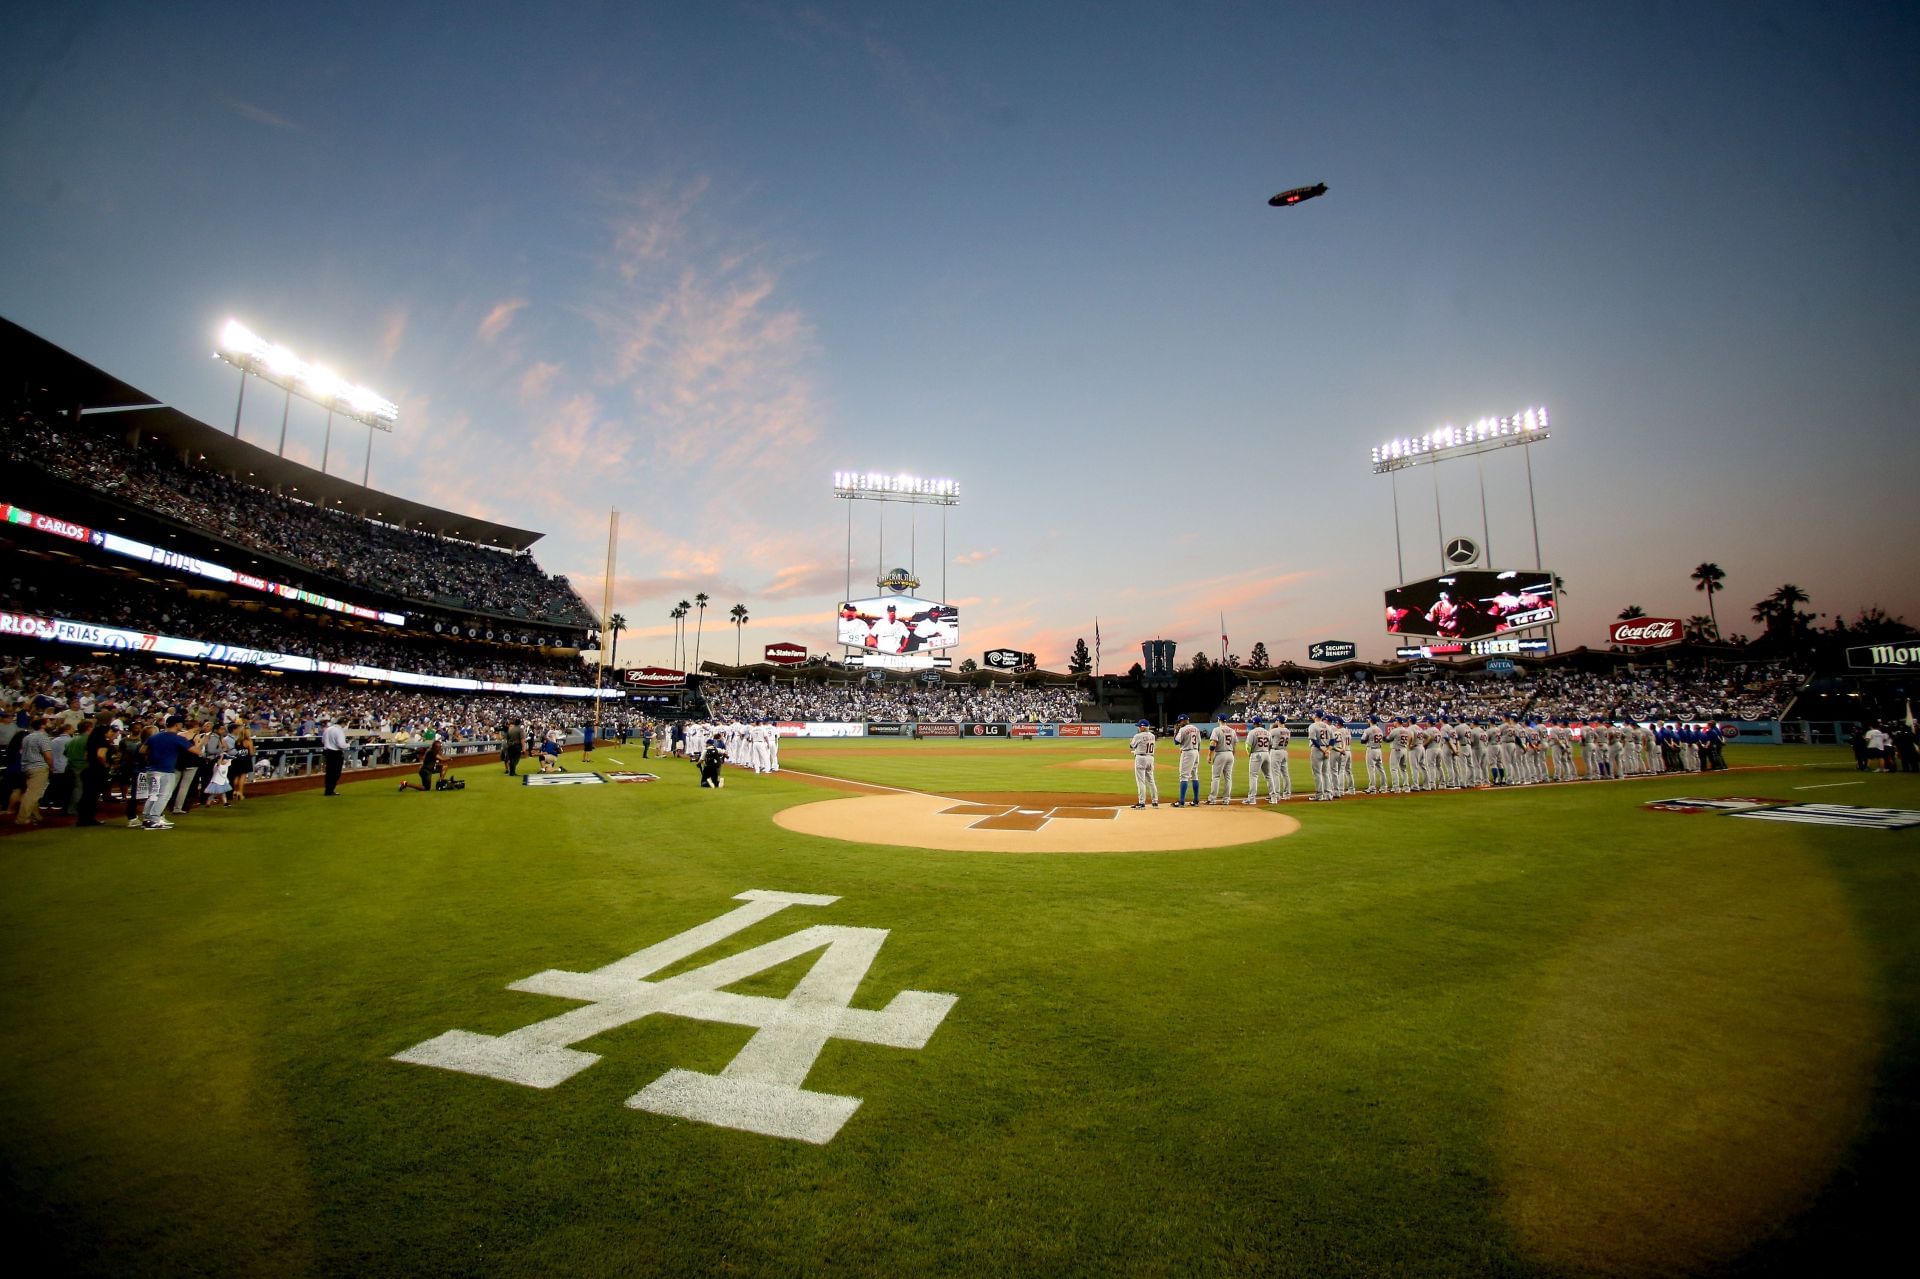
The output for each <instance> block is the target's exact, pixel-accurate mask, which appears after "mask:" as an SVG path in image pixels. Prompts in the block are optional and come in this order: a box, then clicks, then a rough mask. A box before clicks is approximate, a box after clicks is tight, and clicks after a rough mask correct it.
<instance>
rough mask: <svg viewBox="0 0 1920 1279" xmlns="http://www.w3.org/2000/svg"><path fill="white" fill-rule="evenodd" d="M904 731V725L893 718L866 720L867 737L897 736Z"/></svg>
mask: <svg viewBox="0 0 1920 1279" xmlns="http://www.w3.org/2000/svg"><path fill="white" fill-rule="evenodd" d="M904 732H906V726H905V725H904V724H902V723H900V721H899V720H894V719H870V720H868V721H867V736H868V737H898V736H900V735H901V734H902V733H904Z"/></svg>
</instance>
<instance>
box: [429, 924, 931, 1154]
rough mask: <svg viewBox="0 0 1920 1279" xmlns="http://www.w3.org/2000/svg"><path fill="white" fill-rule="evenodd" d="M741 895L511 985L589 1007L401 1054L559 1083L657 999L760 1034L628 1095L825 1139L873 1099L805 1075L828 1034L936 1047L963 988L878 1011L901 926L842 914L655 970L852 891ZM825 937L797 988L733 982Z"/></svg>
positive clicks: (667, 1108)
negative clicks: (775, 992)
mask: <svg viewBox="0 0 1920 1279" xmlns="http://www.w3.org/2000/svg"><path fill="white" fill-rule="evenodd" d="M734 900H735V901H740V902H745V903H746V905H744V906H739V907H736V908H735V909H733V910H731V911H729V912H727V913H726V914H724V915H722V916H720V917H719V918H718V919H711V920H708V921H707V922H706V923H704V924H700V925H698V926H696V927H693V928H689V929H688V930H687V931H686V932H684V933H680V934H678V935H676V936H673V937H669V938H667V939H666V940H665V941H663V942H658V943H656V944H654V945H652V946H648V947H647V948H646V949H644V950H639V951H635V952H634V953H633V954H631V955H628V956H627V957H626V958H624V959H618V960H615V961H614V962H613V963H611V964H608V965H607V966H605V967H604V968H596V969H594V970H593V971H592V972H588V973H571V972H562V971H560V970H558V969H548V970H547V971H546V972H543V973H535V974H534V975H533V976H531V977H528V978H526V979H525V980H523V981H517V982H514V983H513V984H512V985H510V986H508V987H507V989H508V990H518V991H525V992H527V993H528V994H534V995H553V996H556V997H558V998H561V999H577V1000H584V1001H585V1006H584V1007H580V1008H574V1009H571V1010H569V1011H567V1012H564V1013H561V1014H560V1015H558V1016H557V1017H550V1018H548V1019H547V1020H545V1021H538V1022H535V1023H533V1024H532V1025H530V1026H523V1027H521V1028H520V1029H519V1030H516V1031H512V1032H510V1033H508V1034H505V1035H478V1034H474V1033H473V1032H471V1031H465V1030H449V1031H448V1032H447V1033H445V1034H444V1035H438V1036H436V1037H434V1038H432V1039H429V1040H427V1041H426V1042H425V1043H420V1044H415V1045H414V1046H413V1047H412V1048H409V1049H407V1050H406V1051H405V1052H399V1053H395V1054H394V1057H393V1059H394V1060H395V1061H405V1062H412V1063H414V1064H415V1065H420V1066H438V1067H440V1068H442V1069H444V1070H458V1071H463V1072H465V1073H466V1074H470V1075H484V1076H486V1077H488V1078H490V1079H502V1080H505V1081H506V1082H508V1083H513V1084H525V1085H526V1086H527V1087H529V1088H552V1087H554V1086H556V1085H558V1084H561V1083H565V1082H566V1081H567V1080H569V1079H571V1078H573V1076H575V1075H577V1074H579V1073H580V1072H581V1071H583V1070H585V1069H586V1068H587V1067H588V1066H591V1065H593V1064H594V1063H595V1062H596V1061H599V1060H600V1058H599V1056H598V1055H597V1054H594V1053H590V1052H582V1051H580V1050H579V1049H577V1048H574V1047H572V1045H573V1044H576V1043H578V1042H580V1041H581V1040H583V1039H590V1038H592V1037H593V1036H594V1035H597V1034H600V1033H601V1032H602V1031H607V1030H612V1029H613V1028H614V1027H616V1026H625V1025H627V1024H628V1023H630V1022H635V1021H639V1020H640V1019H641V1018H643V1017H648V1016H651V1015H653V1014H654V1013H671V1014H672V1015H674V1016H676V1017H692V1018H695V1019H697V1020H700V1021H715V1022H725V1023H726V1024H728V1025H733V1026H751V1027H753V1028H754V1032H755V1033H754V1036H753V1038H751V1039H749V1040H748V1041H747V1043H746V1046H745V1047H744V1048H742V1049H741V1050H740V1052H739V1053H738V1055H736V1056H735V1057H734V1059H733V1060H732V1061H731V1062H729V1063H728V1064H727V1066H726V1068H725V1069H724V1070H722V1071H721V1072H720V1073H719V1074H717V1075H708V1074H702V1073H701V1072H699V1071H695V1070H669V1071H667V1072H666V1073H665V1074H664V1075H661V1076H660V1077H659V1078H658V1079H656V1080H654V1081H653V1082H652V1083H650V1084H648V1085H647V1086H646V1087H645V1088H642V1089H641V1090H640V1091H639V1092H637V1093H635V1094H634V1095H633V1096H631V1097H629V1098H627V1105H628V1106H630V1107H632V1108H633V1109H635V1110H646V1111H651V1112H652V1113H654V1114H657V1115H674V1116H677V1117H679V1118H682V1119H694V1120H698V1121H699V1122H701V1123H708V1124H717V1125H719V1126H720V1127H723V1128H738V1129H742V1130H744V1131H746V1132H757V1133H763V1134H765V1135H766V1136H769V1137H788V1138H791V1139H793V1140H795V1141H808V1142H813V1143H814V1144H816V1145H822V1144H825V1143H826V1142H828V1141H831V1140H833V1137H834V1134H835V1133H837V1132H839V1131H840V1128H841V1125H843V1124H845V1123H846V1122H847V1120H848V1119H849V1118H851V1117H852V1116H853V1112H854V1111H856V1110H858V1109H859V1108H860V1098H858V1097H842V1096H839V1095H837V1094H834V1093H821V1092H809V1091H808V1090H807V1089H805V1088H804V1087H802V1085H803V1084H805V1083H806V1079H807V1072H808V1071H810V1070H812V1069H813V1063H814V1061H815V1059H817V1058H818V1057H819V1056H820V1050H821V1049H822V1048H825V1047H826V1044H827V1041H828V1040H829V1039H846V1040H851V1041H853V1042H855V1043H863V1044H881V1045H885V1046H887V1047H891V1048H924V1047H925V1046H926V1043H927V1040H928V1039H930V1038H932V1036H933V1032H934V1031H935V1030H937V1029H938V1028H939V1026H940V1023H941V1021H942V1020H944V1019H945V1018H946V1015H947V1010H948V1009H950V1008H952V1007H953V1005H954V1003H955V1001H956V1000H957V999H958V996H955V995H941V994H933V993H929V992H927V991H922V990H903V991H901V992H900V993H899V994H897V995H895V996H894V997H893V998H892V999H891V1000H889V1001H888V1003H887V1006H886V1007H885V1008H882V1009H880V1010H878V1011H870V1010H868V1009H864V1008H855V1007H853V1006H852V1003H853V994H854V992H855V991H856V990H858V989H859V988H860V982H861V979H862V978H864V977H865V976H866V974H867V969H868V968H870V967H871V966H872V964H873V961H874V958H875V956H877V955H878V954H879V953H880V947H881V945H882V943H884V942H885V941H886V939H887V930H886V929H884V928H847V927H840V926H835V925H829V924H815V925H813V926H812V927H810V928H803V929H801V930H800V931H799V932H796V933H791V934H789V935H788V936H786V937H783V938H781V939H780V940H778V941H771V942H768V943H766V944H765V945H763V946H756V947H754V948H753V949H752V950H748V951H743V952H741V953H740V954H738V955H730V956H728V957H727V958H725V959H721V960H716V961H715V962H713V963H711V964H708V965H706V966H705V967H703V968H696V969H693V970H691V971H689V972H684V973H681V974H679V975H678V976H674V977H669V978H666V979H665V980H663V981H649V980H647V978H649V977H651V976H652V975H653V974H654V973H657V972H660V971H662V970H664V969H666V968H668V967H670V966H672V965H674V964H677V963H679V962H680V961H681V960H683V959H686V958H689V957H690V956H692V955H695V954H698V953H699V952H700V951H702V950H705V949H706V948H707V947H709V946H712V945H714V944H716V943H718V942H721V941H724V940H725V939H726V938H728V937H731V936H733V935H734V934H735V933H738V932H741V931H743V930H744V929H747V928H751V927H752V926H753V925H755V924H757V923H759V922H760V921H761V920H763V919H767V918H770V917H771V916H773V915H777V914H779V913H780V912H781V911H783V910H785V909H786V908H787V907H789V906H831V905H832V904H833V903H834V902H837V901H839V900H840V899H839V898H838V897H824V896H820V895H818V894H815V893H781V892H772V891H769V890H767V889H761V888H752V889H748V890H747V891H746V892H744V893H740V894H739V895H738V896H736V897H735V898H734ZM814 950H819V951H821V952H822V954H821V956H820V958H819V959H817V960H815V961H814V965H813V967H812V968H811V969H809V970H808V971H807V974H806V976H804V977H802V978H801V979H800V981H799V983H798V984H797V985H796V986H794V988H793V990H792V991H791V992H790V993H789V994H788V995H787V996H786V998H784V999H776V998H773V997H771V996H766V995H738V994H734V993H733V992H731V991H728V990H725V989H723V987H726V986H730V985H732V984H733V983H735V982H737V981H743V980H745V979H746V978H748V977H751V976H753V975H754V974H756V973H762V972H765V971H767V970H768V969H770V968H776V967H778V966H779V965H781V964H784V963H786V962H788V961H789V960H792V959H796V958H798V957H799V956H801V955H804V954H806V953H808V952H809V951H814Z"/></svg>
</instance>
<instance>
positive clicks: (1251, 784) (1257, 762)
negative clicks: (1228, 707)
mask: <svg viewBox="0 0 1920 1279" xmlns="http://www.w3.org/2000/svg"><path fill="white" fill-rule="evenodd" d="M1272 753H1273V734H1271V733H1269V732H1268V731H1267V725H1266V721H1264V720H1259V719H1255V720H1250V721H1249V722H1248V724H1247V797H1246V799H1245V800H1244V801H1242V802H1243V803H1248V804H1253V803H1257V802H1259V799H1260V783H1262V782H1264V781H1266V780H1267V760H1268V758H1269V757H1270V756H1271V755H1272ZM1267 794H1268V797H1269V798H1271V797H1272V794H1273V790H1272V788H1271V787H1269V788H1268V790H1267Z"/></svg>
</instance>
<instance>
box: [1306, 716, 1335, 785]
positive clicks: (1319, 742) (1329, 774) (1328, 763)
mask: <svg viewBox="0 0 1920 1279" xmlns="http://www.w3.org/2000/svg"><path fill="white" fill-rule="evenodd" d="M1332 753H1333V726H1332V725H1331V724H1329V723H1327V713H1326V712H1325V711H1315V712H1314V713H1313V721H1312V722H1311V723H1309V724H1308V725H1307V754H1308V756H1309V757H1310V759H1311V762H1312V764H1313V797H1314V798H1315V799H1316V800H1320V801H1323V802H1324V801H1326V800H1330V799H1332V798H1333V758H1332Z"/></svg>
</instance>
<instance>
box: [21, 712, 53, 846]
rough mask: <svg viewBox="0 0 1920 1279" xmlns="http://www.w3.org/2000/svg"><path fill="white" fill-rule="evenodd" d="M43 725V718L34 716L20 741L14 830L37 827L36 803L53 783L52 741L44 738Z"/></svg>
mask: <svg viewBox="0 0 1920 1279" xmlns="http://www.w3.org/2000/svg"><path fill="white" fill-rule="evenodd" d="M46 724H47V718H46V716H44V715H35V716H34V717H33V718H32V719H30V720H29V721H28V722H27V731H26V734H25V736H24V737H22V738H21V739H20V775H21V779H22V784H21V787H20V801H19V804H18V806H17V807H15V808H14V810H13V824H14V825H16V826H38V825H39V824H40V801H41V800H42V799H43V798H45V796H46V793H47V786H48V783H50V782H51V781H52V780H53V739H52V738H51V737H49V736H47V732H46Z"/></svg>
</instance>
